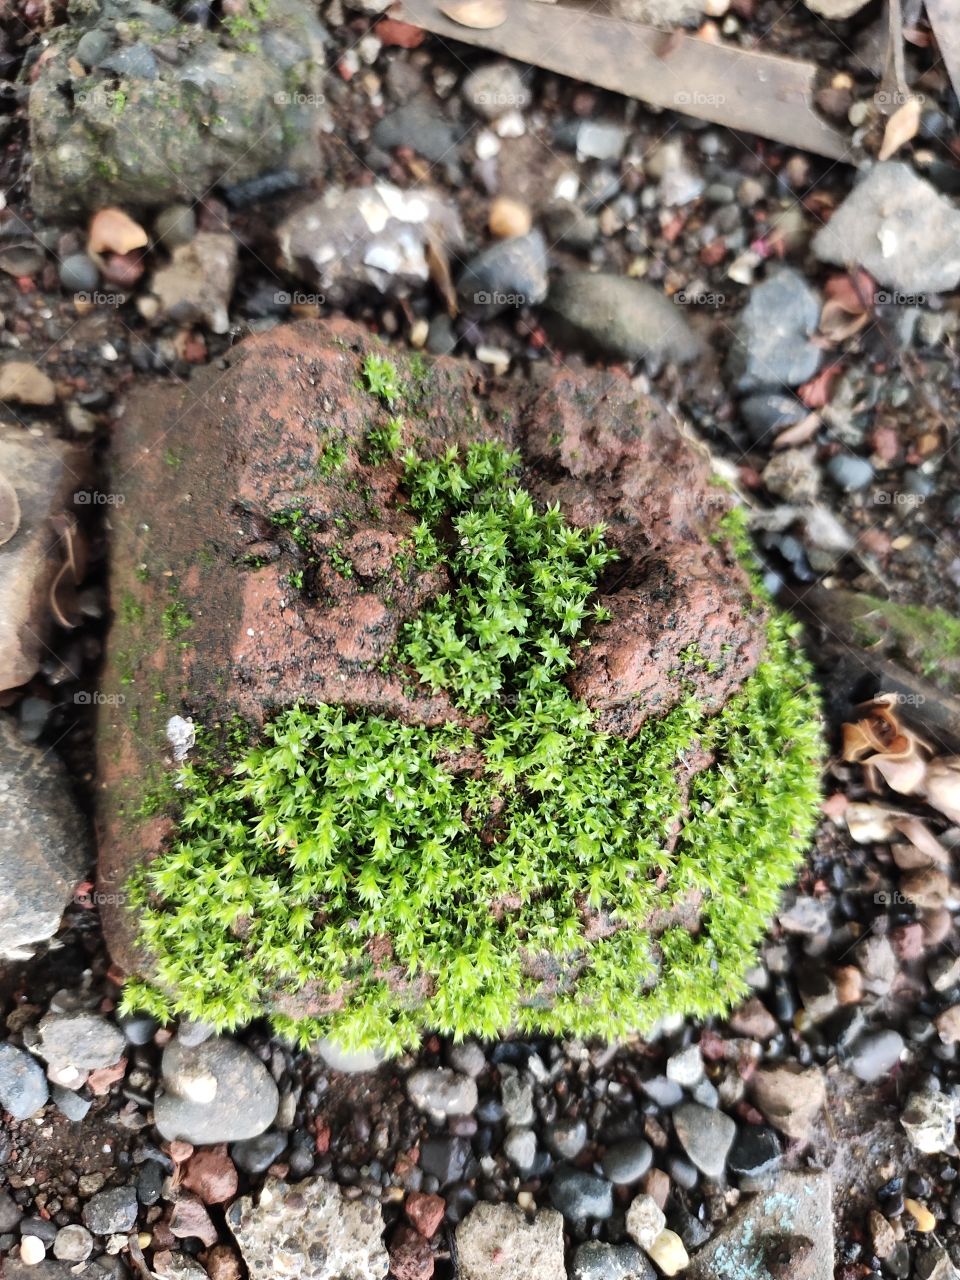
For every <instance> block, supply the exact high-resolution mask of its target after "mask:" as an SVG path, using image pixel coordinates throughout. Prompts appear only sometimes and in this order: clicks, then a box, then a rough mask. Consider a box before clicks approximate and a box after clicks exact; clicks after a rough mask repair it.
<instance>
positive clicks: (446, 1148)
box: [420, 1138, 470, 1187]
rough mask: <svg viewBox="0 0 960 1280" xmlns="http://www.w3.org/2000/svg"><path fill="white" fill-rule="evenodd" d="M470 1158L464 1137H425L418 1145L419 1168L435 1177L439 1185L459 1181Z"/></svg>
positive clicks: (442, 1185) (468, 1146) (447, 1184)
mask: <svg viewBox="0 0 960 1280" xmlns="http://www.w3.org/2000/svg"><path fill="white" fill-rule="evenodd" d="M469 1160H470V1143H469V1142H467V1140H466V1138H427V1140H426V1141H425V1142H423V1143H421V1145H420V1168H421V1169H422V1170H423V1172H424V1173H428V1174H430V1175H431V1176H432V1177H434V1178H436V1180H437V1181H438V1182H439V1184H440V1186H441V1187H448V1186H449V1185H450V1184H451V1183H452V1182H459V1181H460V1180H461V1179H462V1178H463V1175H464V1173H465V1171H466V1168H467V1164H468V1163H469Z"/></svg>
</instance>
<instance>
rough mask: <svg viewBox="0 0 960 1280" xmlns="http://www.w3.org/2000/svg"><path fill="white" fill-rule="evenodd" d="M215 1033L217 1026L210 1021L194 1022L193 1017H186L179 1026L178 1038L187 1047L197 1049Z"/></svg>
mask: <svg viewBox="0 0 960 1280" xmlns="http://www.w3.org/2000/svg"><path fill="white" fill-rule="evenodd" d="M215 1034H216V1028H215V1027H213V1026H212V1025H211V1024H210V1023H209V1022H194V1021H193V1020H192V1019H191V1018H184V1019H183V1021H182V1022H181V1023H180V1024H179V1025H178V1026H177V1039H178V1040H179V1041H180V1043H181V1044H182V1045H183V1046H184V1048H185V1049H195V1048H196V1047H197V1045H198V1044H203V1043H204V1041H205V1040H209V1039H210V1038H211V1036H214V1035H215Z"/></svg>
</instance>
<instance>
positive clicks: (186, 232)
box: [153, 204, 197, 249]
mask: <svg viewBox="0 0 960 1280" xmlns="http://www.w3.org/2000/svg"><path fill="white" fill-rule="evenodd" d="M153 230H154V234H155V235H156V237H157V239H158V240H159V242H160V243H161V244H162V245H163V246H164V248H165V249H175V248H176V247H177V246H178V245H181V244H189V243H190V241H191V240H192V239H193V237H194V236H195V235H196V231H197V215H196V214H195V213H194V211H193V209H192V208H191V206H190V205H188V204H168V205H167V207H166V208H165V209H161V210H160V212H159V213H158V214H157V216H156V219H155V220H154V224H153Z"/></svg>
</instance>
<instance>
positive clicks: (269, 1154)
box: [230, 1131, 287, 1173]
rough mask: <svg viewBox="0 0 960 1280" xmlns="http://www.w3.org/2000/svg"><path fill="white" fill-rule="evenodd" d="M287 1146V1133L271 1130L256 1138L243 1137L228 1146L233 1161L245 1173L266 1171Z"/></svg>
mask: <svg viewBox="0 0 960 1280" xmlns="http://www.w3.org/2000/svg"><path fill="white" fill-rule="evenodd" d="M286 1146H287V1135H286V1134H285V1133H277V1132H275V1131H271V1132H269V1133H261V1134H260V1135H259V1137H256V1138H244V1140H243V1141H242V1142H235V1143H234V1144H233V1146H232V1147H231V1148H230V1155H231V1156H232V1157H233V1162H234V1164H235V1165H237V1166H238V1167H239V1168H241V1169H243V1170H244V1171H245V1172H247V1173H266V1171H267V1169H269V1168H270V1166H271V1165H272V1164H273V1163H274V1161H276V1160H279V1159H280V1157H281V1155H282V1154H283V1152H284V1151H285V1150H286Z"/></svg>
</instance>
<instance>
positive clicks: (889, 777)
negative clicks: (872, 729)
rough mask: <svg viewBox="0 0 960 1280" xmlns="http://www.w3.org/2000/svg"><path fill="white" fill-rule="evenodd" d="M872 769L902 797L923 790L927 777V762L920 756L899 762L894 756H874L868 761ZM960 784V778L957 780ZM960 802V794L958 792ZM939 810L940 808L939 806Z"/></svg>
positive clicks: (913, 794)
mask: <svg viewBox="0 0 960 1280" xmlns="http://www.w3.org/2000/svg"><path fill="white" fill-rule="evenodd" d="M868 764H869V767H870V768H871V769H876V771H877V773H879V774H880V776H881V777H882V778H883V780H884V782H885V783H886V784H887V786H888V787H890V788H891V789H892V790H894V791H899V793H900V794H901V795H902V796H915V795H917V794H920V793H921V792H922V790H923V787H924V784H925V780H926V777H927V762H926V761H925V760H921V759H920V757H919V756H914V757H912V758H911V757H907V758H906V759H904V760H898V759H896V758H895V757H893V756H873V757H872V758H871V759H870V760H869V761H868ZM957 781H958V783H960V777H958V779H957ZM957 799H958V801H960V792H958V797H957ZM937 807H938V808H939V806H937Z"/></svg>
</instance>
